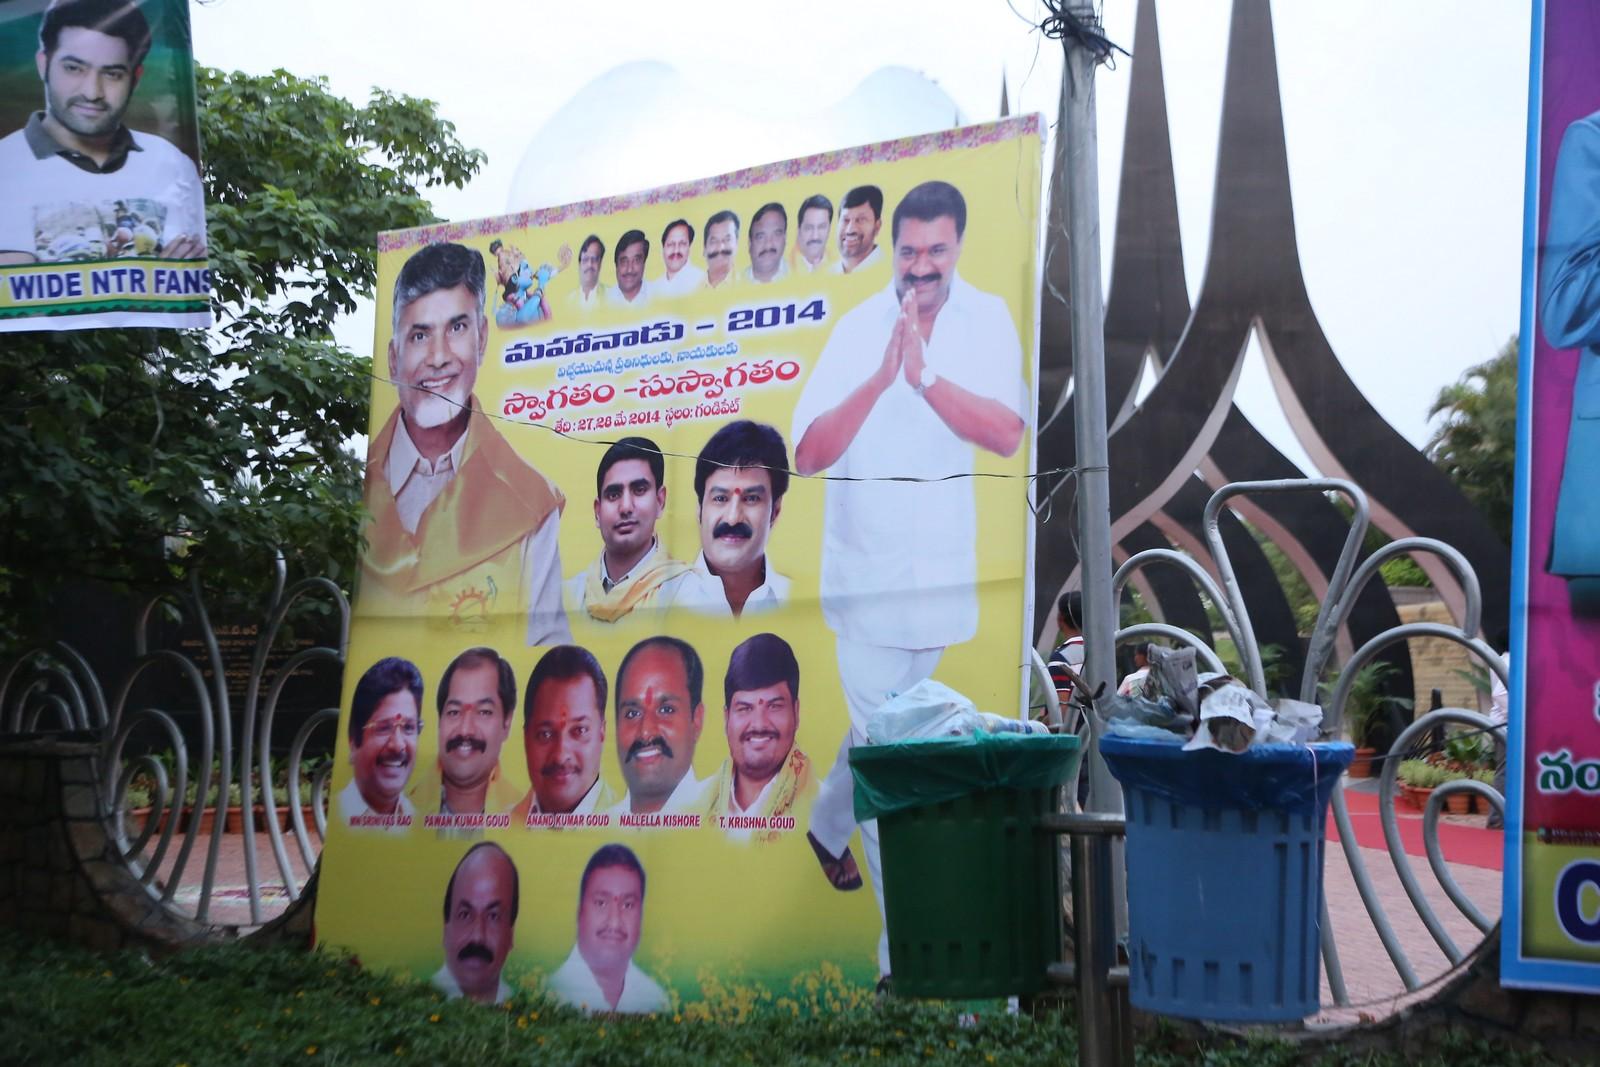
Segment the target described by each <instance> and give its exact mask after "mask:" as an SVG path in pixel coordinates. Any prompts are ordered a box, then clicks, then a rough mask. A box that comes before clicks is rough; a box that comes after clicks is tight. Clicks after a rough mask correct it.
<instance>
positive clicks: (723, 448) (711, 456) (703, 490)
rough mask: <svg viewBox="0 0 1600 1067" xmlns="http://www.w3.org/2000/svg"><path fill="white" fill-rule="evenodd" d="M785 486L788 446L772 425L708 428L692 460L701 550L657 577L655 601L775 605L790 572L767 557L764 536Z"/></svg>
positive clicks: (739, 611) (711, 609)
mask: <svg viewBox="0 0 1600 1067" xmlns="http://www.w3.org/2000/svg"><path fill="white" fill-rule="evenodd" d="M788 489H789V449H788V446H787V445H785V444H784V441H783V435H782V434H780V433H779V432H778V431H777V430H775V429H773V428H772V427H771V426H767V425H765V424H764V423H759V422H751V421H750V420H748V419H740V420H738V421H736V422H730V423H728V424H727V425H726V426H723V427H722V428H721V429H719V430H718V431H717V432H716V433H714V434H712V435H711V439H710V440H708V441H707V442H706V443H705V447H704V448H702V449H701V450H700V455H699V456H698V457H697V458H696V459H695V464H694V492H695V496H696V497H697V498H698V499H699V502H700V554H699V555H698V556H696V557H695V561H694V563H693V564H692V565H691V566H690V567H689V569H688V570H687V571H685V572H684V573H683V574H681V575H679V576H678V577H676V578H672V579H671V580H669V581H667V582H666V583H665V584H663V586H662V588H661V592H660V594H659V595H658V597H657V603H658V605H659V606H660V607H663V608H669V607H682V608H688V609H690V610H692V611H699V612H705V613H707V614H711V615H732V616H733V617H734V618H739V617H740V616H741V615H745V614H754V613H756V612H762V611H772V610H774V609H776V608H778V607H781V606H782V605H783V603H784V602H785V601H787V600H788V599H789V579H788V578H786V577H784V576H783V575H781V574H779V573H778V572H777V570H776V569H775V568H773V566H772V563H771V561H770V560H769V559H768V558H767V538H768V537H769V536H770V535H771V533H772V528H773V527H774V526H776V525H777V524H778V514H779V512H780V511H782V509H783V494H784V493H786V492H787V491H788Z"/></svg>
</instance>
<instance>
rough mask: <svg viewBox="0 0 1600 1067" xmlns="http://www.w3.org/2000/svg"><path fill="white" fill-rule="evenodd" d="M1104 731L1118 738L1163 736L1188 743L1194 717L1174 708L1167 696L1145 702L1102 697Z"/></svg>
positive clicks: (1142, 698) (1174, 703)
mask: <svg viewBox="0 0 1600 1067" xmlns="http://www.w3.org/2000/svg"><path fill="white" fill-rule="evenodd" d="M1100 707H1101V708H1102V709H1103V710H1104V714H1105V718H1106V729H1107V730H1109V731H1110V732H1112V733H1114V734H1117V735H1119V736H1121V737H1151V738H1154V737H1167V738H1169V739H1170V738H1178V739H1182V740H1188V739H1189V737H1190V735H1192V734H1193V733H1194V716H1192V715H1190V714H1188V713H1187V712H1184V711H1182V710H1180V709H1179V708H1178V705H1177V702H1176V701H1175V700H1173V699H1172V698H1171V697H1166V696H1164V697H1159V698H1157V699H1155V700H1149V699H1146V698H1145V697H1136V696H1112V697H1106V698H1104V699H1103V700H1102V701H1101V702H1100Z"/></svg>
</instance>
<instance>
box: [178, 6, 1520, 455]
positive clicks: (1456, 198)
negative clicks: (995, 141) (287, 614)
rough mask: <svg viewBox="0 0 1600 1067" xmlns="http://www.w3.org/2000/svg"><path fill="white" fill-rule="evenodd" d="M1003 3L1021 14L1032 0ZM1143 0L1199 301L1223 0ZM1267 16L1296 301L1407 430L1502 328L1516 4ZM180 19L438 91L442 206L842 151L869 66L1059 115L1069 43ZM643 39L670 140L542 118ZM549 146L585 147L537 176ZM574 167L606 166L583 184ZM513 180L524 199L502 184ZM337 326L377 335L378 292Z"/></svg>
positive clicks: (630, 19) (228, 54)
mask: <svg viewBox="0 0 1600 1067" xmlns="http://www.w3.org/2000/svg"><path fill="white" fill-rule="evenodd" d="M1011 3H1012V4H1014V5H1015V7H1016V9H1018V10H1020V11H1022V12H1024V13H1025V14H1028V15H1030V16H1031V17H1033V18H1034V19H1035V20H1036V19H1037V17H1038V16H1037V13H1036V8H1035V0H1011ZM1157 11H1158V18H1159V22H1160V29H1161V47H1162V54H1163V60H1164V64H1165V72H1166V86H1167V108H1168V116H1169V120H1170V122H1171V126H1172V150H1173V161H1174V167H1175V170H1176V174H1177V182H1178V199H1179V204H1178V207H1179V213H1180V218H1181V220H1182V226H1183V238H1184V246H1185V259H1186V265H1187V269H1188V280H1189V289H1190V294H1191V298H1192V296H1193V294H1194V293H1195V291H1196V289H1197V287H1198V285H1199V282H1200V279H1201V276H1202V273H1203V270H1204V264H1205V256H1206V245H1207V236H1208V230H1209V224H1210V218H1209V213H1210V206H1211V191H1212V180H1213V172H1214V167H1215V163H1216V136H1217V129H1218V119H1219V114H1220V108H1221V91H1222V75H1223V63H1224V60H1225V53H1226V46H1227V33H1228V11H1229V7H1228V4H1227V3H1226V2H1225V0H1179V2H1166V3H1160V4H1159V5H1158V8H1157ZM1274 17H1275V19H1276V30H1277V48H1278V67H1279V77H1280V83H1281V86H1282V93H1283V104H1284V114H1285V124H1286V129H1287V139H1288V149H1289V166H1290V178H1291V181H1292V182H1293V186H1294V202H1295V209H1296V223H1297V227H1298V233H1299V247H1300V253H1301V257H1302V259H1303V262H1304V267H1305V275H1306V281H1307V285H1308V288H1309V291H1310V293H1311V298H1312V302H1313V305H1314V306H1315V308H1316V311H1317V314H1318V316H1319V318H1320V319H1321V322H1322V326H1323V329H1324V331H1325V332H1326V333H1327V335H1328V338H1329V340H1330V341H1331V343H1332V345H1333V349H1334V351H1335V352H1336V353H1338V354H1339V356H1340V358H1341V359H1342V360H1343V362H1344V365H1345V367H1346V368H1347V369H1348V371H1349V373H1350V375H1351V377H1352V378H1354V379H1355V381H1356V384H1357V385H1358V386H1360V387H1361V389H1362V391H1363V392H1364V393H1365V394H1366V395H1367V397H1368V398H1369V399H1370V400H1371V401H1372V403H1373V404H1374V406H1375V407H1376V408H1377V409H1378V411H1379V412H1380V413H1382V414H1383V415H1384V416H1385V417H1386V418H1387V419H1388V420H1389V421H1390V422H1391V423H1393V424H1394V425H1395V427H1396V428H1397V429H1399V430H1400V432H1401V433H1403V434H1404V435H1405V436H1406V437H1408V438H1409V439H1411V440H1412V441H1413V442H1416V443H1417V444H1419V445H1420V444H1421V443H1422V441H1424V440H1425V439H1426V437H1427V434H1428V426H1427V424H1426V419H1425V416H1426V412H1427V409H1428V406H1429V404H1430V403H1431V402H1432V400H1433V398H1434V395H1435V394H1436V393H1437V391H1438V390H1439V388H1440V387H1441V386H1443V385H1445V384H1447V383H1449V382H1452V381H1454V380H1455V379H1456V378H1457V377H1458V376H1459V375H1460V374H1461V372H1462V371H1463V370H1465V369H1466V368H1467V367H1469V366H1471V365H1472V364H1474V363H1478V362H1482V361H1483V360H1486V359H1488V358H1489V357H1491V356H1492V355H1493V354H1494V353H1495V351H1496V350H1497V349H1498V348H1499V346H1500V345H1501V344H1502V343H1503V342H1504V341H1505V340H1506V339H1507V338H1508V337H1509V336H1510V335H1511V334H1512V333H1513V332H1514V331H1515V329H1516V325H1517V314H1518V303H1519V290H1518V285H1519V277H1520V258H1521V236H1522V235H1521V202H1522V168H1523V154H1524V150H1525V127H1526V111H1527V64H1528V36H1529V26H1528V22H1529V20H1528V16H1527V14H1526V12H1524V11H1520V10H1518V8H1517V5H1510V4H1505V3H1503V2H1495V0H1406V2H1405V3H1398V4H1397V3H1394V2H1393V0H1343V2H1341V3H1338V4H1324V3H1305V2H1294V3H1282V2H1280V3H1279V4H1277V5H1276V6H1275V10H1274ZM1133 18H1134V2H1133V0H1107V2H1106V4H1105V23H1106V27H1107V30H1108V33H1109V35H1110V36H1111V37H1112V38H1113V39H1114V40H1117V41H1118V42H1120V43H1122V44H1124V45H1125V46H1127V47H1129V48H1131V47H1132V44H1133V41H1132V37H1133ZM193 20H194V34H195V53H196V57H197V59H198V60H199V61H200V62H202V63H206V64H209V65H212V66H216V67H222V68H225V69H240V70H246V71H250V72H254V73H265V72H267V71H269V70H271V69H273V68H276V67H282V68H284V69H286V70H289V71H291V72H293V73H295V74H298V75H303V76H310V75H317V74H321V75H326V76H327V77H328V79H329V81H330V83H331V85H332V88H333V89H334V91H336V92H338V93H339V94H341V95H344V96H347V97H349V98H351V99H355V100H364V99H365V98H366V96H367V93H368V91H369V90H370V88H371V87H373V86H379V87H382V88H385V89H389V90H393V91H397V92H404V93H408V94H411V95H413V96H423V97H427V98H429V99H432V100H435V101H438V102H439V105H440V108H439V110H440V113H441V114H442V115H443V116H444V117H445V118H447V119H449V120H450V121H451V122H454V123H455V124H456V128H457V132H458V135H459V136H460V138H461V140H462V141H463V142H464V143H465V144H467V145H469V146H472V147H475V148H481V149H483V150H484V151H486V152H487V153H488V157H489V160H488V164H487V166H486V167H485V168H484V170H483V171H482V172H481V174H480V175H479V177H478V178H477V179H476V180H475V181H474V182H473V183H472V184H471V186H470V187H468V188H467V189H466V190H464V191H455V190H447V191H444V192H442V193H438V194H437V195H436V196H435V198H434V205H435V210H436V211H437V212H438V213H439V214H441V215H443V216H444V217H446V218H449V219H465V218H474V217H478V216H483V215H495V214H500V213H502V212H504V211H506V210H508V209H509V207H511V206H514V207H516V208H519V209H520V208H533V207H539V206H544V205H545V204H547V203H559V202H565V201H568V200H571V199H574V198H587V197H588V196H599V195H603V194H606V193H611V192H617V191H622V190H623V189H625V188H646V187H649V186H653V185H658V184H661V183H663V182H665V181H672V180H679V179H682V178H685V177H692V176H698V175H710V174H716V173H720V172H722V171H726V170H731V169H734V168H737V167H741V166H746V165H750V164H755V163H763V162H769V161H771V160H774V159H783V158H788V157H790V156H794V155H799V154H805V153H809V152H812V151H816V150H819V149H822V148H831V147H844V144H837V143H831V142H827V141H824V142H823V143H815V142H816V141H817V140H818V138H819V137H826V136H828V134H829V133H831V132H833V131H839V130H848V129H854V128H856V127H850V126H848V125H842V124H841V123H840V122H839V121H838V119H839V115H840V111H841V109H840V108H839V105H840V104H841V103H842V102H843V101H844V100H845V98H847V97H849V96H850V95H851V94H852V92H853V91H855V90H856V89H857V87H858V86H859V85H860V83H861V82H862V81H863V80H864V79H866V78H867V77H868V76H869V75H871V74H872V73H873V72H874V71H876V70H878V69H879V68H881V67H885V66H901V67H907V68H910V69H912V70H915V71H920V72H921V73H923V74H925V75H926V76H927V77H929V78H931V79H932V80H933V81H935V82H937V83H938V86H939V87H940V88H941V89H942V90H943V91H944V92H945V93H947V94H948V95H949V97H950V98H951V99H952V100H953V101H954V102H955V104H956V106H957V107H958V108H959V109H960V112H961V116H962V118H963V119H964V120H965V121H968V122H973V121H982V120H986V119H990V118H993V117H995V116H996V114H997V113H998V103H999V91H1000V78H1001V74H1002V71H1003V72H1004V73H1005V76H1006V78H1007V80H1008V82H1009V84H1010V93H1011V105H1012V111H1013V112H1014V113H1016V112H1024V111H1041V112H1044V113H1045V115H1046V116H1047V118H1048V119H1049V120H1050V121H1051V122H1052V123H1053V121H1054V118H1055V114H1056V107H1057V93H1058V91H1059V86H1060V69H1061V53H1060V50H1059V46H1058V45H1056V44H1055V43H1054V42H1050V41H1043V40H1042V39H1041V38H1040V36H1039V35H1038V34H1037V33H1036V32H1034V31H1032V30H1031V29H1030V27H1029V26H1028V25H1027V24H1026V23H1025V22H1024V21H1023V19H1022V18H1020V17H1019V16H1018V15H1017V14H1016V13H1015V12H1014V11H1013V10H1012V8H1011V7H1010V6H1008V4H1007V2H1006V0H922V2H919V3H916V4H898V3H886V2H879V3H864V2H862V0H805V2H803V3H793V4H785V3H773V2H752V0H688V2H684V3H676V4H667V3H661V2H659V0H657V2H653V3H640V2H635V0H622V2H614V3H610V4H602V3H595V2H592V0H591V2H581V3H571V4H564V5H563V4H552V3H537V4H534V3H519V2H516V0H446V2H441V0H210V2H205V3H198V4H196V5H195V6H194V8H193ZM647 61H653V62H655V63H659V64H663V65H665V66H666V67H668V68H671V70H670V71H665V72H662V71H659V70H654V71H651V70H646V71H645V73H646V74H652V75H660V77H659V78H658V81H657V82H656V83H652V84H656V85H657V87H658V91H661V92H667V93H671V94H674V95H671V96H669V97H667V99H668V100H669V101H678V106H680V107H681V108H682V110H683V112H684V115H685V116H686V119H685V121H684V122H683V123H682V127H683V129H684V130H686V131H687V132H685V133H684V134H683V136H681V137H680V138H679V141H680V143H679V144H678V145H677V146H676V150H675V151H674V150H673V149H672V148H669V147H663V142H664V140H665V139H663V138H661V137H659V136H652V135H651V132H650V129H649V127H650V123H641V122H634V123H631V124H630V123H629V122H628V121H627V116H628V115H629V114H630V111H631V105H632V103H633V101H632V100H630V99H617V97H618V96H619V92H618V91H617V90H616V89H615V88H614V86H615V85H616V84H619V83H617V82H608V83H607V85H605V86H602V87H597V88H596V90H591V92H589V93H588V94H586V95H585V104H584V107H585V113H584V117H585V118H589V117H592V118H593V119H594V121H592V122H587V123H579V124H574V123H572V122H571V121H570V118H571V115H570V113H569V115H568V116H567V121H558V122H556V123H553V124H550V125H549V127H548V129H547V128H546V127H547V123H550V120H551V119H552V118H553V117H555V116H556V115H557V113H558V112H559V111H560V110H561V109H562V108H563V107H564V106H565V105H567V104H568V103H569V102H570V101H571V100H572V98H573V97H574V96H575V95H577V94H578V93H579V92H580V90H582V89H584V87H585V86H586V85H588V84H589V83H590V82H591V81H592V80H593V79H595V78H596V77H599V76H600V75H602V74H604V73H606V72H607V71H609V70H611V69H613V68H615V67H617V66H619V65H622V64H627V63H639V62H647ZM1130 69H1131V67H1130V66H1129V65H1128V64H1127V63H1126V62H1124V64H1123V66H1122V67H1121V68H1120V69H1118V70H1115V71H1105V70H1103V71H1102V73H1101V75H1100V77H1099V80H1098V85H1097V93H1098V96H1099V132H1100V141H1099V151H1100V174H1101V178H1100V193H1101V212H1102V218H1103V219H1104V225H1103V226H1102V230H1101V232H1102V237H1103V239H1104V241H1105V242H1106V245H1107V247H1106V249H1105V263H1104V267H1105V270H1106V272H1107V274H1108V275H1109V271H1110V266H1111V264H1110V247H1109V245H1110V241H1111V237H1112V225H1113V222H1114V220H1115V211H1116V191H1117V174H1118V168H1119V165H1120V160H1121V142H1122V125H1123V119H1124V115H1125V112H1126V106H1127V83H1128V72H1129V70H1130ZM674 71H675V72H676V73H675V74H674V73H673V72H674ZM632 73H633V74H637V73H638V70H637V69H636V70H635V71H634V72H632ZM620 84H623V85H626V84H628V83H627V82H626V80H625V79H624V80H623V81H621V82H620ZM661 86H664V87H665V88H661ZM597 90H598V91H597ZM882 95H883V94H882V93H881V92H880V93H879V94H877V96H875V97H874V99H875V100H881V98H882ZM913 96H915V97H916V98H915V99H911V97H913ZM932 97H933V98H934V99H936V98H937V94H932ZM651 99H652V102H653V103H654V105H655V107H656V109H657V111H659V110H660V107H661V100H660V99H658V98H656V97H654V96H653V97H652V98H651ZM845 110H848V109H845ZM883 112H884V113H883V114H882V115H881V116H878V119H879V120H880V121H881V123H882V125H881V126H873V127H869V128H872V129H886V130H887V132H886V133H883V134H877V133H873V134H871V135H870V136H873V137H876V136H891V135H898V134H903V133H914V132H922V128H896V124H900V125H904V124H906V123H911V124H921V126H922V127H924V128H925V127H926V126H927V122H928V118H927V116H928V115H929V114H931V113H932V111H931V110H930V95H929V93H928V92H927V91H924V92H923V93H922V94H921V95H920V96H917V95H916V94H907V100H906V102H905V103H904V106H902V107H899V108H895V107H884V108H883ZM949 122H950V120H949V119H943V120H942V121H941V122H940V123H939V124H940V125H948V124H949ZM574 131H578V132H574ZM541 133H542V134H543V136H540V135H541ZM536 139H537V141H538V146H539V150H540V151H539V153H538V155H537V158H535V159H532V160H530V161H529V167H528V169H527V170H526V171H525V172H524V174H523V177H522V178H521V180H519V179H518V168H519V164H520V163H522V161H523V158H524V156H525V155H526V154H527V153H528V150H529V148H530V146H531V145H533V144H534V142H535V141H536ZM563 148H565V149H566V151H563V150H562V149H563ZM751 153H755V154H754V155H752V154H751ZM550 154H556V155H559V156H562V157H565V158H571V159H572V160H574V164H573V166H574V170H573V171H572V172H571V173H566V174H561V175H559V176H552V174H551V171H550V168H549V166H548V165H547V163H548V156H549V155H550ZM585 160H587V164H585V163H584V162H582V161H585ZM588 174H594V175H596V177H595V178H594V179H593V180H594V181H595V182H596V183H599V182H601V181H604V182H605V184H606V186H607V187H605V188H595V189H593V191H592V192H587V193H585V192H577V193H574V192H573V190H574V189H579V190H581V189H583V188H586V185H585V183H586V182H587V181H589V180H590V179H589V178H588V177H587V175H588ZM619 174H621V175H624V177H623V178H620V179H619V178H618V177H617V175H619ZM514 187H515V188H516V189H517V190H518V192H519V195H522V196H526V197H529V198H531V199H530V200H529V201H528V202H518V203H516V204H514V205H508V198H510V196H511V194H512V190H513V188H514ZM541 191H542V192H543V193H544V194H545V195H543V196H541V195H540V194H541ZM339 336H340V339H341V340H342V341H343V342H344V343H346V344H349V345H350V346H352V347H354V348H356V349H357V350H358V351H366V350H368V348H369V346H370V344H371V336H372V322H371V312H370V309H367V310H366V311H365V312H364V314H361V315H358V316H356V317H355V318H354V320H353V321H352V322H350V323H348V324H345V325H344V326H342V327H341V329H340V331H339ZM1238 399H1239V402H1240V404H1241V406H1242V407H1243V408H1244V410H1245V412H1246V414H1248V415H1249V416H1250V417H1251V419H1252V420H1253V421H1255V422H1256V424H1257V425H1258V427H1260V428H1261V429H1262V431H1263V432H1264V433H1266V434H1267V435H1268V436H1269V437H1270V438H1271V439H1272V440H1273V441H1274V442H1275V443H1277V444H1278V445H1279V447H1280V448H1283V449H1284V450H1285V451H1286V452H1288V453H1289V454H1290V455H1291V456H1293V457H1300V456H1302V455H1303V453H1301V452H1300V450H1299V449H1298V447H1297V446H1296V445H1294V444H1293V443H1292V438H1291V437H1290V435H1289V432H1288V429H1287V423H1286V422H1285V421H1284V420H1283V418H1282V416H1281V415H1278V414H1277V404H1276V401H1275V399H1274V398H1273V396H1272V390H1271V387H1270V385H1269V384H1268V381H1267V377H1266V372H1265V369H1264V368H1263V367H1262V366H1261V365H1260V363H1259V358H1256V359H1255V360H1254V362H1253V365H1252V366H1249V367H1247V368H1246V371H1245V375H1244V378H1243V380H1242V381H1241V384H1240V392H1239V398H1238ZM1302 462H1303V461H1302Z"/></svg>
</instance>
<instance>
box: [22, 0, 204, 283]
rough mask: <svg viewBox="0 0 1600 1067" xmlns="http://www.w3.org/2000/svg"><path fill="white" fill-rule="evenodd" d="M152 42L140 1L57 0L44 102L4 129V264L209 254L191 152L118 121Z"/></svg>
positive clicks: (47, 24)
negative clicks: (19, 122)
mask: <svg viewBox="0 0 1600 1067" xmlns="http://www.w3.org/2000/svg"><path fill="white" fill-rule="evenodd" d="M151 43H152V38H151V33H150V23H149V20H148V19H146V18H145V15H144V13H143V12H142V11H141V10H140V9H139V5H138V4H137V3H135V2H133V0H53V2H52V3H51V4H50V6H49V7H48V8H47V9H46V10H45V13H44V17H43V19H42V20H41V21H40V23H39V50H38V52H37V54H36V55H35V57H34V63H35V66H36V68H37V70H38V73H39V80H40V81H41V82H42V83H43V85H44V104H45V106H44V110H43V111H37V112H34V114H33V115H32V116H31V117H30V118H29V119H28V122H27V125H25V126H24V127H23V128H22V129H20V130H16V131H14V132H12V133H11V134H9V135H8V136H6V137H4V138H0V174H4V175H5V178H6V184H7V189H6V198H5V202H4V203H0V265H14V264H26V263H50V262H60V261H63V260H89V259H114V258H118V257H124V256H143V257H159V258H161V259H183V260H203V259H204V258H205V255H206V225H205V216H204V210H205V209H204V197H203V194H202V191H201V185H200V173H199V170H198V169H197V168H196V167H195V163H194V160H193V159H191V158H189V156H187V155H185V154H184V153H183V152H182V151H181V150H180V149H178V148H177V147H176V146H174V145H173V144H172V143H171V142H170V141H167V140H166V139H165V138H162V137H159V136H157V135H155V134H153V133H142V132H138V131H134V130H130V129H129V128H128V127H127V126H126V125H124V124H123V118H124V117H125V116H126V115H127V112H128V107H129V105H130V104H131V103H132V100H133V93H134V90H135V89H137V88H138V85H139V79H140V78H141V76H142V75H143V73H144V61H145V59H146V57H147V56H148V55H149V52H150V47H151Z"/></svg>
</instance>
